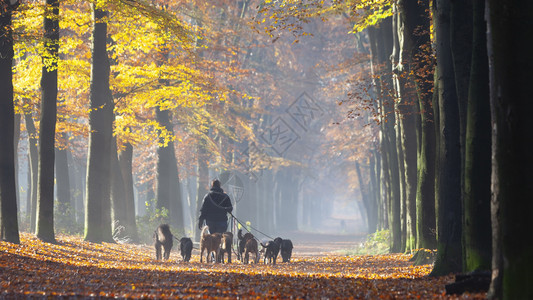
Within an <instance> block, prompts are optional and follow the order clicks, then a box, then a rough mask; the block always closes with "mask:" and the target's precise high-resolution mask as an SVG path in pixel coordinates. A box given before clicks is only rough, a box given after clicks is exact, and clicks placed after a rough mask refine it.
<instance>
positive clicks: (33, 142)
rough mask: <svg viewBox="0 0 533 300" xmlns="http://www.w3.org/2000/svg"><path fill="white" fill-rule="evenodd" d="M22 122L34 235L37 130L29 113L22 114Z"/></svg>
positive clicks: (31, 222) (31, 226) (29, 208)
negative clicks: (25, 141)
mask: <svg viewBox="0 0 533 300" xmlns="http://www.w3.org/2000/svg"><path fill="white" fill-rule="evenodd" d="M24 120H25V122H26V131H28V151H29V153H28V160H29V164H30V172H31V180H30V186H31V191H30V194H31V196H30V203H28V212H29V213H28V216H27V218H29V221H30V232H31V233H35V230H36V229H37V227H36V225H35V224H36V223H35V220H36V218H37V213H36V212H37V181H38V178H39V172H38V168H39V157H38V155H39V154H38V149H37V146H38V141H39V139H38V138H37V130H36V129H35V122H34V121H33V117H32V114H31V112H26V113H24Z"/></svg>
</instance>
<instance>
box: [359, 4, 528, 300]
mask: <svg viewBox="0 0 533 300" xmlns="http://www.w3.org/2000/svg"><path fill="white" fill-rule="evenodd" d="M391 6H392V7H391V9H392V11H393V16H392V17H388V18H385V19H383V20H382V21H381V22H380V23H379V24H378V25H377V26H375V27H374V28H369V38H370V43H371V45H372V62H373V70H374V72H375V74H376V75H378V78H379V80H377V81H376V91H377V94H378V96H377V97H376V98H377V106H378V108H379V110H380V112H381V115H382V120H381V126H380V129H381V144H380V147H379V149H380V154H381V157H380V160H378V159H374V161H380V162H381V163H380V164H375V165H373V166H371V168H372V170H373V172H372V174H371V176H374V177H375V178H376V179H375V180H373V181H372V182H381V186H373V188H374V189H375V190H374V193H373V195H378V197H374V198H373V199H372V198H371V197H368V200H367V201H368V203H369V204H368V206H372V205H374V206H375V207H377V208H378V210H379V208H380V207H385V208H386V213H385V212H383V213H381V214H379V213H378V215H377V216H380V215H381V216H382V218H381V219H379V218H378V223H377V226H382V227H388V228H390V231H391V251H393V252H402V251H406V250H412V249H418V248H429V249H434V248H436V249H437V257H436V262H435V266H434V268H433V271H432V274H433V275H446V274H449V273H452V272H453V273H455V272H470V271H475V270H491V269H492V270H493V281H492V285H491V293H490V295H491V296H492V297H496V298H500V297H502V296H503V297H504V298H509V299H514V298H524V299H525V298H528V297H530V296H531V290H530V289H528V287H527V283H526V282H525V281H522V280H525V278H527V277H528V275H527V274H528V273H531V271H530V267H531V261H532V260H531V259H532V255H531V254H530V253H526V252H521V251H517V249H518V248H522V249H524V248H527V247H526V246H525V245H526V244H529V243H528V242H527V238H525V236H527V233H526V232H525V231H523V230H526V231H527V230H530V229H531V224H530V222H529V221H528V218H527V213H525V211H528V212H531V207H530V206H529V205H527V204H526V207H524V206H523V205H520V204H519V202H517V201H518V200H517V199H519V198H524V199H527V198H529V197H531V190H528V188H525V186H526V185H528V184H526V183H525V182H524V181H523V180H526V181H528V179H526V178H528V177H529V175H528V173H529V172H528V171H527V170H528V169H529V170H530V168H531V165H529V166H528V167H527V166H526V165H527V163H526V161H527V158H526V157H527V155H526V156H524V155H521V153H524V154H525V152H523V151H526V150H525V149H526V146H525V145H526V144H525V143H524V141H525V140H528V139H529V138H530V137H529V136H527V135H528V133H526V136H521V134H522V133H525V132H529V129H530V128H531V127H530V126H528V125H531V124H529V123H528V122H529V121H527V117H525V115H522V116H524V118H523V119H521V117H519V116H518V115H519V114H520V113H519V112H518V111H523V110H524V109H526V110H527V109H528V107H529V106H528V105H529V104H526V102H527V100H526V99H527V96H526V95H525V94H521V92H520V91H521V90H522V89H523V88H524V85H525V84H526V81H524V80H525V79H526V78H528V77H527V76H525V74H524V73H521V75H517V74H518V73H520V70H516V69H513V71H511V70H510V69H508V68H509V66H510V65H513V64H514V63H518V62H522V63H525V57H523V58H519V57H518V55H517V54H514V55H511V54H510V53H511V52H512V51H520V50H518V48H521V47H519V46H518V45H517V44H516V43H517V42H518V41H515V40H514V39H515V38H517V37H518V36H517V35H516V33H514V29H511V27H508V26H513V25H514V26H517V27H512V28H521V29H524V30H526V31H527V30H529V31H530V30H531V26H530V25H527V24H525V23H520V22H521V21H520V20H521V18H524V17H525V16H522V15H520V14H522V13H520V14H519V15H514V13H517V12H519V11H520V12H523V11H524V9H527V8H525V7H522V4H520V3H518V2H516V3H513V4H509V5H507V6H503V5H502V4H500V3H496V1H484V0H480V1H445V0H443V1H433V2H431V3H430V2H425V1H393V2H392V3H391ZM524 6H527V5H525V4H524ZM504 7H505V8H504ZM529 8H530V7H529ZM486 12H487V20H485V18H484V15H485V14H486ZM509 16H513V17H509ZM511 24H513V25H511ZM430 25H432V26H433V27H432V28H431V27H430ZM431 34H433V39H432V38H431ZM517 40H521V39H520V38H517ZM502 45H505V46H502ZM514 47H517V48H514ZM511 49H513V50H511ZM431 50H433V51H434V52H435V61H434V62H433V61H432V58H431V57H432V55H431V52H430V51H431ZM488 53H489V54H490V55H488ZM509 56H513V57H514V59H516V61H514V62H510V61H508V60H509ZM489 57H490V59H489ZM389 58H390V59H389ZM391 70H392V72H391ZM433 70H434V71H433ZM503 74H506V75H503ZM511 74H512V75H511ZM391 75H392V76H391ZM521 76H524V77H521ZM510 78H513V79H512V80H510ZM522 105H523V106H522ZM491 114H492V116H491ZM518 124H520V125H518ZM515 126H516V127H515ZM521 126H524V127H521ZM518 132H520V133H518ZM511 157H512V158H511ZM524 159H525V161H524ZM376 168H379V169H380V175H379V177H378V175H377V174H378V172H376V171H375V170H376ZM510 169H513V170H514V172H513V176H510V174H509V173H507V171H505V170H510ZM529 181H530V180H529ZM508 189H509V190H508ZM510 190H512V192H510ZM506 191H508V192H509V193H510V194H506V193H507V192H506ZM519 195H520V196H519ZM380 203H384V205H380ZM491 204H492V210H491ZM373 211H375V210H373ZM491 212H492V216H491ZM374 214H375V213H374ZM509 218H511V219H509ZM369 219H370V218H369ZM385 222H388V223H385ZM380 224H381V225H380ZM528 224H529V225H528ZM372 226H374V225H373V224H372ZM378 228H379V227H378ZM526 228H529V229H526ZM523 234H525V235H523ZM524 238H525V239H524ZM511 245H513V246H511ZM519 245H522V246H519ZM511 248H512V249H513V250H511ZM503 261H506V263H505V264H504V263H503ZM527 266H529V267H527ZM520 281H521V282H522V284H520V283H518V282H520Z"/></svg>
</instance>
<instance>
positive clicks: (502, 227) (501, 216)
mask: <svg viewBox="0 0 533 300" xmlns="http://www.w3.org/2000/svg"><path fill="white" fill-rule="evenodd" d="M486 5H487V6H488V7H487V8H488V9H487V14H486V17H487V20H488V22H487V24H488V31H487V32H488V35H487V40H488V43H487V44H488V57H489V70H490V73H489V74H490V101H491V114H492V200H491V206H492V207H491V214H492V224H493V244H492V245H493V265H492V270H493V272H492V283H491V289H490V291H489V296H490V297H491V298H497V299H533V285H531V278H533V244H532V243H531V232H533V218H532V217H531V212H532V211H533V202H532V201H531V199H533V184H531V174H532V173H533V157H532V156H531V141H533V118H531V112H532V111H533V102H532V101H531V82H532V79H533V78H532V77H533V76H532V75H531V70H532V69H533V61H532V60H531V49H532V48H533V40H532V39H530V38H529V37H531V36H533V26H532V25H531V20H532V19H533V2H532V1H496V0H487V2H486Z"/></svg>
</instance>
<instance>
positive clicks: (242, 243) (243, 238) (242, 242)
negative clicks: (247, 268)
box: [237, 229, 254, 262]
mask: <svg viewBox="0 0 533 300" xmlns="http://www.w3.org/2000/svg"><path fill="white" fill-rule="evenodd" d="M237 237H238V238H239V253H238V254H239V257H238V258H239V259H240V260H241V262H242V261H243V259H244V257H243V253H244V246H245V245H246V242H247V241H248V240H250V239H254V235H253V234H251V233H249V232H247V233H245V234H244V236H243V235H242V230H241V229H239V231H238V232H237Z"/></svg>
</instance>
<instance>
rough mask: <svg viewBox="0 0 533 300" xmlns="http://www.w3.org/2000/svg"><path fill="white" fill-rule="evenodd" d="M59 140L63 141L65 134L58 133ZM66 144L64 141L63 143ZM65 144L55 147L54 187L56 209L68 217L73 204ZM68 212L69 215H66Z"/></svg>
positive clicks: (65, 137)
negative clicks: (55, 191)
mask: <svg viewBox="0 0 533 300" xmlns="http://www.w3.org/2000/svg"><path fill="white" fill-rule="evenodd" d="M60 140H61V142H63V143H65V141H66V140H67V134H66V133H61V134H60ZM65 144H66V143H65ZM68 151H69V150H68V149H67V145H62V146H60V147H56V151H55V167H56V187H57V202H58V209H57V211H58V212H59V213H60V214H62V215H64V216H65V217H70V214H71V213H72V208H73V207H74V206H72V205H71V203H70V177H69V165H68ZM67 214H69V216H67Z"/></svg>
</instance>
